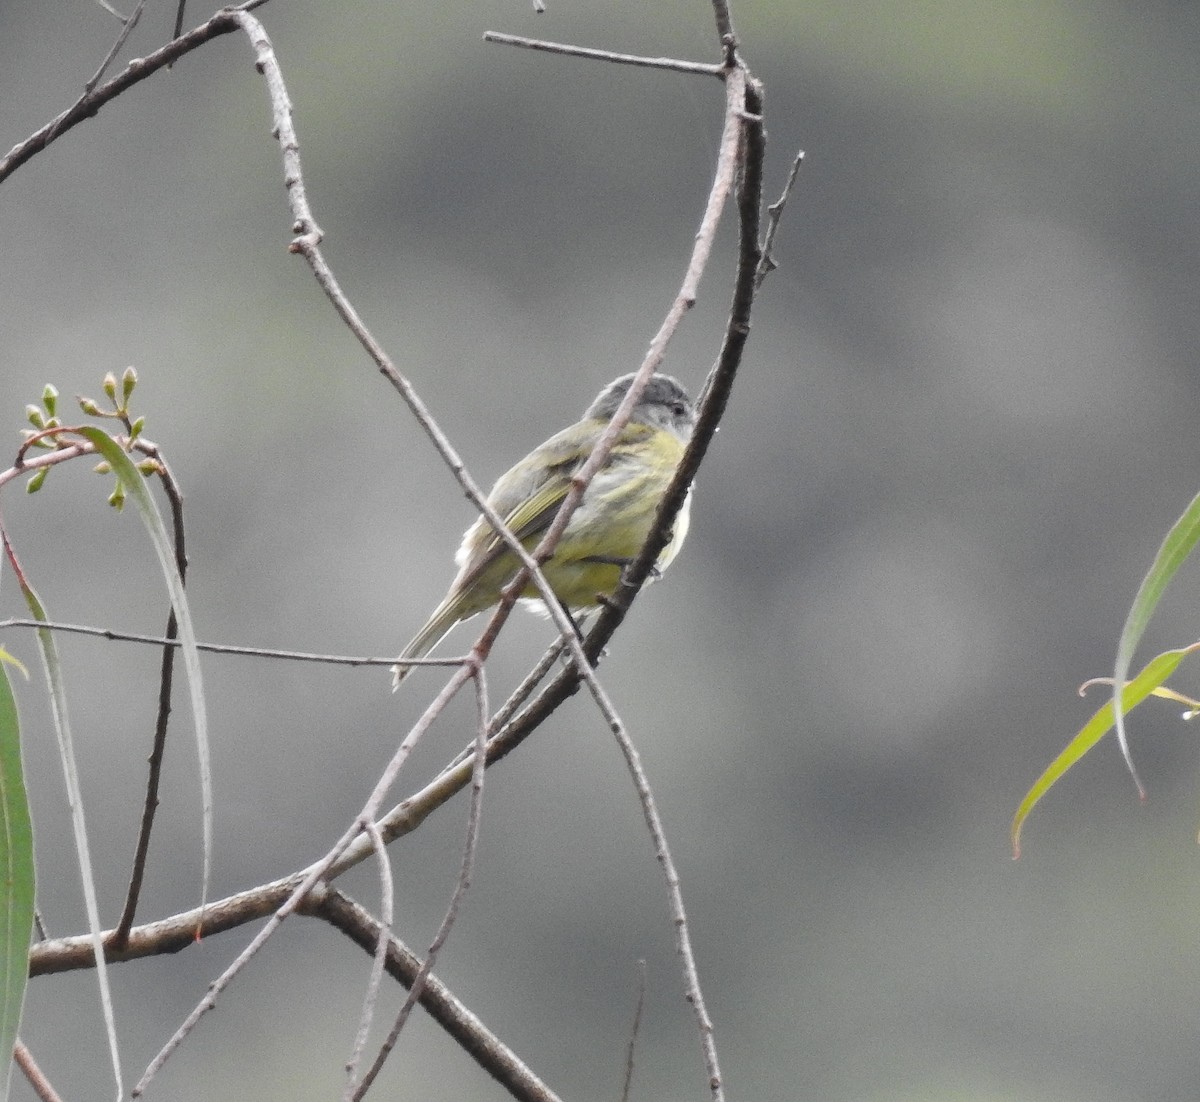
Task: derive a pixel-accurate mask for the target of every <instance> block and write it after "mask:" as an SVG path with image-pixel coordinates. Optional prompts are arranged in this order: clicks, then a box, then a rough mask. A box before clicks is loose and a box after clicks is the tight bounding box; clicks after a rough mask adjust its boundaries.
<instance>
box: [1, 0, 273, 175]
mask: <svg viewBox="0 0 1200 1102" xmlns="http://www.w3.org/2000/svg"><path fill="white" fill-rule="evenodd" d="M266 2H267V0H245V2H244V3H243V4H240V5H239V6H238V7H236V8H223V9H222V10H221V11H219V12H217V14H216V15H214V16H213V17H212V18H211V19H209V20H208V21H207V22H205V23H201V24H200V26H198V27H194V28H193V29H192V30H190V31H188V33H187V34H185V35H181V36H180V37H178V38H174V39H172V40H171V41H170V42H168V43H167V44H166V45H165V46H163V47H161V48H160V49H157V50H155V51H154V52H153V53H152V54H147V56H146V57H142V58H134V59H133V60H132V61H130V62H129V64H128V65H126V66H125V69H124V71H122V72H121V73H118V74H117V75H116V76H115V77H113V78H112V80H110V81H108V82H107V83H106V84H102V85H100V87H99V88H97V89H95V91H93V92H91V93H89V94H87V95H84V96H81V97H80V98H79V99H78V100H77V101H76V102H75V103H73V104H72V105H71V106H70V107H68V108H67V109H66V110H65V111H63V112H62V113H61V114H60V115H58V116H57V117H55V118H53V119H51V120H50V121H49V122H48V123H46V125H45V126H43V127H41V128H40V129H39V130H35V131H34V132H33V133H32V134H30V135H29V137H28V138H26V139H25V140H24V141H23V142H19V143H18V144H17V145H14V146H13V147H12V149H10V150H9V151H8V153H6V154H5V155H4V156H3V157H0V183H2V182H3V181H4V180H6V179H7V178H8V177H9V176H10V175H12V173H13V172H15V171H16V170H17V169H18V168H20V167H21V165H23V164H24V163H25V162H26V161H28V160H29V159H30V158H31V157H33V156H35V155H36V154H38V153H40V152H41V151H42V150H43V149H45V148H46V146H48V145H49V144H50V143H51V142H52V141H54V140H55V139H57V138H59V137H61V136H62V135H63V134H64V133H66V131H68V130H70V129H71V128H72V127H74V126H77V125H78V124H79V123H81V122H83V120H84V119H90V118H92V117H93V116H94V115H96V114H97V113H98V112H99V110H100V108H101V107H103V106H104V105H105V104H106V103H108V102H109V100H113V99H116V97H117V96H119V95H120V94H121V93H122V92H124V91H125V90H126V89H127V88H131V87H133V85H135V84H138V83H140V82H141V81H143V80H145V79H146V78H147V77H148V76H151V75H152V74H154V73H156V72H158V70H159V69H162V68H164V67H166V66H168V65H170V64H171V62H173V61H176V60H178V59H179V58H181V57H183V55H184V54H188V53H191V52H192V50H194V49H196V48H197V47H198V46H203V45H204V43H205V42H208V41H209V40H210V39H213V38H217V37H218V36H220V35H223V34H230V33H231V32H233V31H235V30H237V29H238V23H237V15H238V13H239V12H245V11H250V10H251V9H253V8H260V7H262V6H263V4H265V3H266Z"/></svg>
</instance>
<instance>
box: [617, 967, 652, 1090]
mask: <svg viewBox="0 0 1200 1102" xmlns="http://www.w3.org/2000/svg"><path fill="white" fill-rule="evenodd" d="M645 1005H646V962H645V961H644V960H639V961H638V989H637V1005H636V1006H635V1007H634V1010H633V1025H632V1026H630V1028H629V1046H628V1048H627V1049H626V1050H625V1079H624V1081H623V1082H622V1083H621V1102H629V1088H630V1087H631V1086H632V1085H633V1068H634V1055H635V1054H636V1052H637V1039H638V1032H639V1031H640V1029H641V1027H642V1010H643V1008H644V1007H645Z"/></svg>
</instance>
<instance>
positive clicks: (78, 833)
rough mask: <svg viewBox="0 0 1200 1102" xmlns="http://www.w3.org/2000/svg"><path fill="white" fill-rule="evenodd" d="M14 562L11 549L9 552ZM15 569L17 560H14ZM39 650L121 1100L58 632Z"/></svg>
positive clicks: (33, 607)
mask: <svg viewBox="0 0 1200 1102" xmlns="http://www.w3.org/2000/svg"><path fill="white" fill-rule="evenodd" d="M8 551H9V556H10V559H11V558H12V548H11V547H9V548H8ZM14 566H15V561H14ZM16 574H17V582H18V584H19V585H20V587H21V594H22V596H24V598H25V604H26V605H27V606H28V607H29V611H30V613H31V614H32V616H33V618H34V619H35V620H41V621H42V622H43V623H45V622H46V621H47V620H48V619H49V617H48V616H47V615H46V610H45V608H44V607H43V606H42V602H41V599H40V598H39V597H38V595H37V593H36V592H35V591H34V589H33V587H32V586H31V585H30V584H29V582H28V580H27V579H26V578H25V576H24V575H23V574H22V573H21V571H20V570H17V571H16ZM37 639H38V646H39V647H40V649H41V654H42V668H43V669H44V670H45V672H46V684H47V685H48V687H49V689H50V716H51V719H52V720H53V722H54V732H55V734H56V735H57V737H58V749H59V757H60V758H61V760H62V767H63V777H64V779H65V780H66V785H67V805H68V807H69V809H70V812H71V827H72V829H73V830H74V833H75V850H76V853H77V855H78V857H79V875H80V879H81V880H82V882H83V903H84V909H85V910H86V912H87V917H88V930H89V932H90V934H91V938H92V949H93V951H94V952H95V954H96V979H97V982H98V983H99V985H100V1006H101V1009H102V1011H103V1013H104V1025H105V1029H106V1031H107V1033H108V1049H109V1057H110V1059H111V1060H112V1067H113V1075H114V1077H115V1078H116V1081H117V1099H118V1100H120V1099H121V1098H122V1097H124V1094H125V1081H124V1077H123V1076H122V1074H121V1054H120V1050H119V1049H118V1047H117V1023H116V1016H115V1014H114V1012H113V1004H112V988H111V986H110V985H109V980H108V964H107V962H106V961H105V959H104V939H103V937H102V936H101V933H102V931H101V928H100V908H99V905H98V904H97V902H96V877H95V871H94V869H93V867H92V855H91V851H90V849H89V847H88V840H87V824H86V823H85V822H84V816H83V797H82V792H81V789H80V786H79V769H78V766H77V765H76V761H75V744H74V741H73V740H72V738H71V724H70V720H69V719H68V717H67V695H66V691H65V689H64V687H63V677H62V665H61V663H60V662H59V660H58V645H57V644H56V643H55V641H54V632H52V631H50V630H49V629H48V628H44V627H43V628H38V631H37Z"/></svg>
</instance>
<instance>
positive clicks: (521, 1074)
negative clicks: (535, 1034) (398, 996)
mask: <svg viewBox="0 0 1200 1102" xmlns="http://www.w3.org/2000/svg"><path fill="white" fill-rule="evenodd" d="M305 912H306V913H307V914H312V915H315V916H316V917H318V918H322V919H324V920H325V921H326V922H329V923H330V924H331V925H333V926H335V927H336V928H337V929H339V930H341V931H342V932H343V933H344V934H346V936H347V937H349V938H350V939H351V940H352V941H353V942H354V943H355V944H356V945H358V946H359V947H360V948H361V949H363V950H364V951H365V952H367V953H373V952H374V951H375V945H376V943H377V941H378V939H379V923H378V922H377V921H376V920H375V919H374V918H373V917H372V916H371V915H370V914H368V913H367V912H366V911H365V910H364V909H363V908H362V907H361V906H359V905H358V904H357V903H355V902H354V901H353V900H351V899H350V898H349V897H348V896H346V895H344V894H343V893H342V892H340V891H338V890H337V889H335V888H329V889H327V890H325V891H324V892H322V893H321V894H320V896H319V897H318V898H314V899H310V900H308V901H307V902H306V904H305ZM386 967H387V971H388V974H389V975H390V976H392V977H393V978H395V979H396V980H397V981H399V982H400V983H401V984H403V985H404V986H405V987H411V986H412V985H413V983H414V982H415V980H416V977H417V975H418V974H419V972H420V969H421V960H420V958H419V957H418V956H417V955H416V954H415V953H413V952H412V951H411V950H409V949H407V948H405V946H404V945H403V944H402V943H401V942H399V941H398V940H397V939H396V938H394V937H391V938H389V939H388V956H387V963H386ZM418 1001H419V1002H420V1004H421V1007H422V1009H424V1010H425V1012H426V1013H427V1014H429V1016H430V1017H431V1018H433V1020H434V1021H436V1022H437V1023H438V1025H440V1026H441V1027H442V1029H444V1030H445V1031H446V1033H447V1034H448V1035H449V1036H450V1037H451V1038H452V1039H453V1040H454V1041H455V1043H456V1044H458V1046H459V1047H460V1048H462V1049H463V1051H464V1052H466V1053H467V1054H468V1055H470V1056H471V1058H472V1059H473V1060H475V1062H476V1063H478V1064H479V1066H480V1067H482V1068H483V1069H484V1070H485V1071H486V1072H487V1073H488V1074H489V1075H491V1076H492V1078H493V1079H495V1080H496V1081H497V1082H498V1083H500V1084H501V1086H503V1087H504V1088H505V1089H506V1090H507V1091H508V1092H509V1094H511V1095H512V1096H513V1097H514V1098H517V1099H519V1100H521V1102H561V1100H560V1099H559V1097H558V1095H556V1094H555V1093H554V1092H553V1091H552V1090H551V1089H550V1088H549V1087H548V1086H546V1084H545V1083H543V1082H542V1081H541V1080H540V1079H539V1078H538V1077H537V1076H536V1075H535V1074H534V1072H533V1071H532V1070H531V1069H530V1068H529V1067H528V1066H527V1065H526V1064H525V1063H523V1062H522V1061H521V1059H520V1058H519V1057H518V1056H517V1055H516V1053H514V1052H513V1051H512V1050H511V1049H510V1048H508V1047H506V1046H505V1045H504V1044H502V1043H501V1041H500V1040H499V1039H498V1038H497V1037H496V1035H495V1034H494V1033H492V1032H491V1031H490V1030H489V1029H488V1028H487V1027H486V1026H485V1025H484V1024H483V1022H481V1021H480V1020H479V1018H477V1017H476V1016H475V1015H474V1014H473V1013H471V1011H470V1010H468V1009H467V1008H466V1006H464V1005H463V1004H462V1003H461V1002H460V1001H459V1000H458V999H456V998H455V997H454V995H452V994H451V993H450V991H449V990H448V989H447V988H446V986H445V985H444V984H443V983H441V981H440V980H438V979H437V978H436V977H435V976H427V977H426V979H425V984H424V990H423V991H422V992H421V996H420V999H419V1000H418Z"/></svg>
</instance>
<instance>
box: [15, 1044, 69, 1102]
mask: <svg viewBox="0 0 1200 1102" xmlns="http://www.w3.org/2000/svg"><path fill="white" fill-rule="evenodd" d="M13 1063H14V1064H16V1065H17V1067H19V1068H20V1069H21V1074H22V1075H24V1076H25V1078H26V1080H27V1081H28V1082H29V1085H30V1086H31V1087H32V1088H33V1093H34V1094H36V1095H37V1096H38V1099H39V1102H63V1100H62V1096H61V1095H60V1094H59V1093H58V1092H57V1091H56V1090H55V1089H54V1087H52V1086H51V1085H50V1080H49V1079H47V1078H46V1075H45V1072H43V1071H42V1069H41V1068H40V1067H38V1065H37V1061H36V1060H35V1059H34V1058H33V1053H32V1052H30V1051H29V1049H28V1047H27V1046H26V1044H25V1042H24V1041H22V1040H21V1038H20V1037H18V1038H17V1041H16V1044H14V1045H13Z"/></svg>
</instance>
